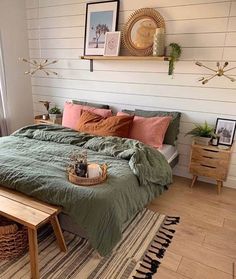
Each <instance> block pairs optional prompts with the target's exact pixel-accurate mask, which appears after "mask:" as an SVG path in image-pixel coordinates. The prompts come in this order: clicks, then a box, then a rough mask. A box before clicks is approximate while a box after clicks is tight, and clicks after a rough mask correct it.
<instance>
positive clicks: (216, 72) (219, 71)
mask: <svg viewBox="0 0 236 279" xmlns="http://www.w3.org/2000/svg"><path fill="white" fill-rule="evenodd" d="M195 64H196V65H197V66H199V67H203V68H206V69H208V70H210V71H212V72H214V73H213V74H212V75H210V76H208V77H202V78H200V79H199V81H201V82H202V84H206V83H207V82H208V81H209V80H211V79H213V78H214V77H217V76H218V77H222V76H224V77H225V78H227V79H229V80H230V81H232V82H234V81H235V80H236V79H235V78H233V77H231V76H229V75H227V74H225V73H226V72H228V71H231V70H233V69H236V67H233V68H230V69H227V70H225V68H226V67H227V66H228V65H229V62H227V61H226V62H224V63H223V65H221V64H220V62H217V63H216V67H217V69H216V70H214V69H212V68H210V67H207V66H205V65H203V64H202V63H201V62H196V63H195Z"/></svg>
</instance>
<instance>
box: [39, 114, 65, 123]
mask: <svg viewBox="0 0 236 279" xmlns="http://www.w3.org/2000/svg"><path fill="white" fill-rule="evenodd" d="M34 124H48V125H52V124H59V125H61V124H62V118H56V120H52V119H47V120H45V119H43V116H42V115H36V116H35V117H34Z"/></svg>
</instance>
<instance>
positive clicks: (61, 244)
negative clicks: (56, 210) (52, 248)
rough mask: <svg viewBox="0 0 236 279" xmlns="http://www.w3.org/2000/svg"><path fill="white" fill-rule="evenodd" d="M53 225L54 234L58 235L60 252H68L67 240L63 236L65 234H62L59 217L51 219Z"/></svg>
mask: <svg viewBox="0 0 236 279" xmlns="http://www.w3.org/2000/svg"><path fill="white" fill-rule="evenodd" d="M51 224H52V227H53V230H54V233H55V235H56V238H57V244H58V246H59V248H60V250H61V251H62V252H67V247H66V243H65V239H64V236H63V233H62V230H61V226H60V223H59V221H58V218H57V216H53V217H52V218H51Z"/></svg>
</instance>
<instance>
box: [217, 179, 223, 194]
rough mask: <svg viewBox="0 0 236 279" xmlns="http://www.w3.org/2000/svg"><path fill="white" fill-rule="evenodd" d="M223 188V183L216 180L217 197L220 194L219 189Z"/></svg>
mask: <svg viewBox="0 0 236 279" xmlns="http://www.w3.org/2000/svg"><path fill="white" fill-rule="evenodd" d="M222 187H223V181H222V180H217V192H218V195H219V194H220V193H221V188H222Z"/></svg>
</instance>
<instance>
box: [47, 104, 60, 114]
mask: <svg viewBox="0 0 236 279" xmlns="http://www.w3.org/2000/svg"><path fill="white" fill-rule="evenodd" d="M49 114H61V110H60V109H59V108H58V107H57V106H54V107H53V108H51V109H50V110H49Z"/></svg>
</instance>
